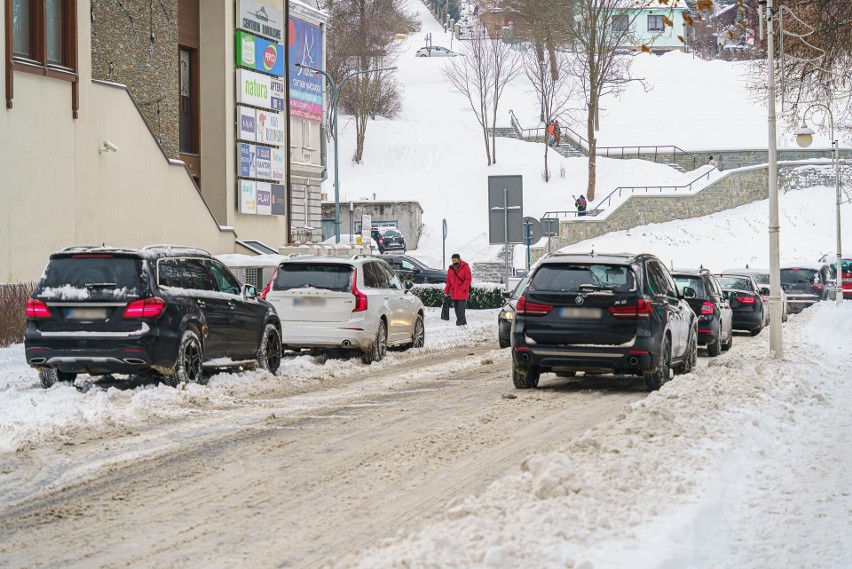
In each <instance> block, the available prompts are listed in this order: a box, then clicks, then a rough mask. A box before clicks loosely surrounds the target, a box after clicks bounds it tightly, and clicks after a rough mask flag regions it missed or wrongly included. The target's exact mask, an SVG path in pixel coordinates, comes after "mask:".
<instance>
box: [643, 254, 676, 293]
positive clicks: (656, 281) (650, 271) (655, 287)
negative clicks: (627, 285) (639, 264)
mask: <svg viewBox="0 0 852 569" xmlns="http://www.w3.org/2000/svg"><path fill="white" fill-rule="evenodd" d="M645 267H646V269H645V270H646V272H647V277H648V290H647V292H648V294H668V293H669V291H673V290H674V289H675V285H674V283H673V282H672V283H671V287H670V286H669V284H670V283H669V279H670V278H671V277H669V276H668V274H667V273H666V270H665V269H664V268H663V267H662V266H660V264H659V263H656V262H654V261H649V262H648V263H647V264H646V265H645Z"/></svg>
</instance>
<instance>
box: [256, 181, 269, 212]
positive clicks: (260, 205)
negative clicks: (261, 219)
mask: <svg viewBox="0 0 852 569" xmlns="http://www.w3.org/2000/svg"><path fill="white" fill-rule="evenodd" d="M256 213H257V215H272V187H271V186H270V184H269V182H257V212H256Z"/></svg>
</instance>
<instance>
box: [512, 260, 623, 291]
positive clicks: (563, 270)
mask: <svg viewBox="0 0 852 569" xmlns="http://www.w3.org/2000/svg"><path fill="white" fill-rule="evenodd" d="M583 285H587V286H591V287H595V288H599V289H609V290H615V291H629V290H635V288H636V279H635V277H634V276H633V271H631V270H630V267H628V266H626V265H605V264H568V263H566V264H556V263H553V264H547V265H542V266H541V267H539V269H538V271H536V273H535V275H533V278H532V281H531V283H530V287H529V288H530V290H531V291H539V292H578V291H579V290H580V287H581V286H583Z"/></svg>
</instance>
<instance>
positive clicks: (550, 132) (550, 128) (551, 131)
mask: <svg viewBox="0 0 852 569" xmlns="http://www.w3.org/2000/svg"><path fill="white" fill-rule="evenodd" d="M554 122H555V121H554V120H553V119H550V122H549V123H547V129H546V130H545V132H546V133H547V145H548V146H553V141H554V140H556V138H555V137H556V135H555V132H556V128H555V127H554V125H553V123H554Z"/></svg>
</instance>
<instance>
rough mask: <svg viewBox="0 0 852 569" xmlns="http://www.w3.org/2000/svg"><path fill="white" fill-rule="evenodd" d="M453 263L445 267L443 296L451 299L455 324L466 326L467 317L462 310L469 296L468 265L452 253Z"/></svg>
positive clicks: (459, 256)
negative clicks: (447, 267)
mask: <svg viewBox="0 0 852 569" xmlns="http://www.w3.org/2000/svg"><path fill="white" fill-rule="evenodd" d="M451 259H452V261H453V263H452V264H451V265H450V268H449V269H447V284H445V285H444V296H445V297H446V296H449V297H450V298H451V299H453V308H454V309H455V313H456V326H467V318H466V317H465V314H464V311H465V308H466V307H467V299H468V298H469V297H470V283H471V281H472V280H473V278H472V276H471V274H470V267H469V266H468V264H467V263H465V262H464V261H462V260H461V255H459V254H458V253H453V256H452V257H451Z"/></svg>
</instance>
